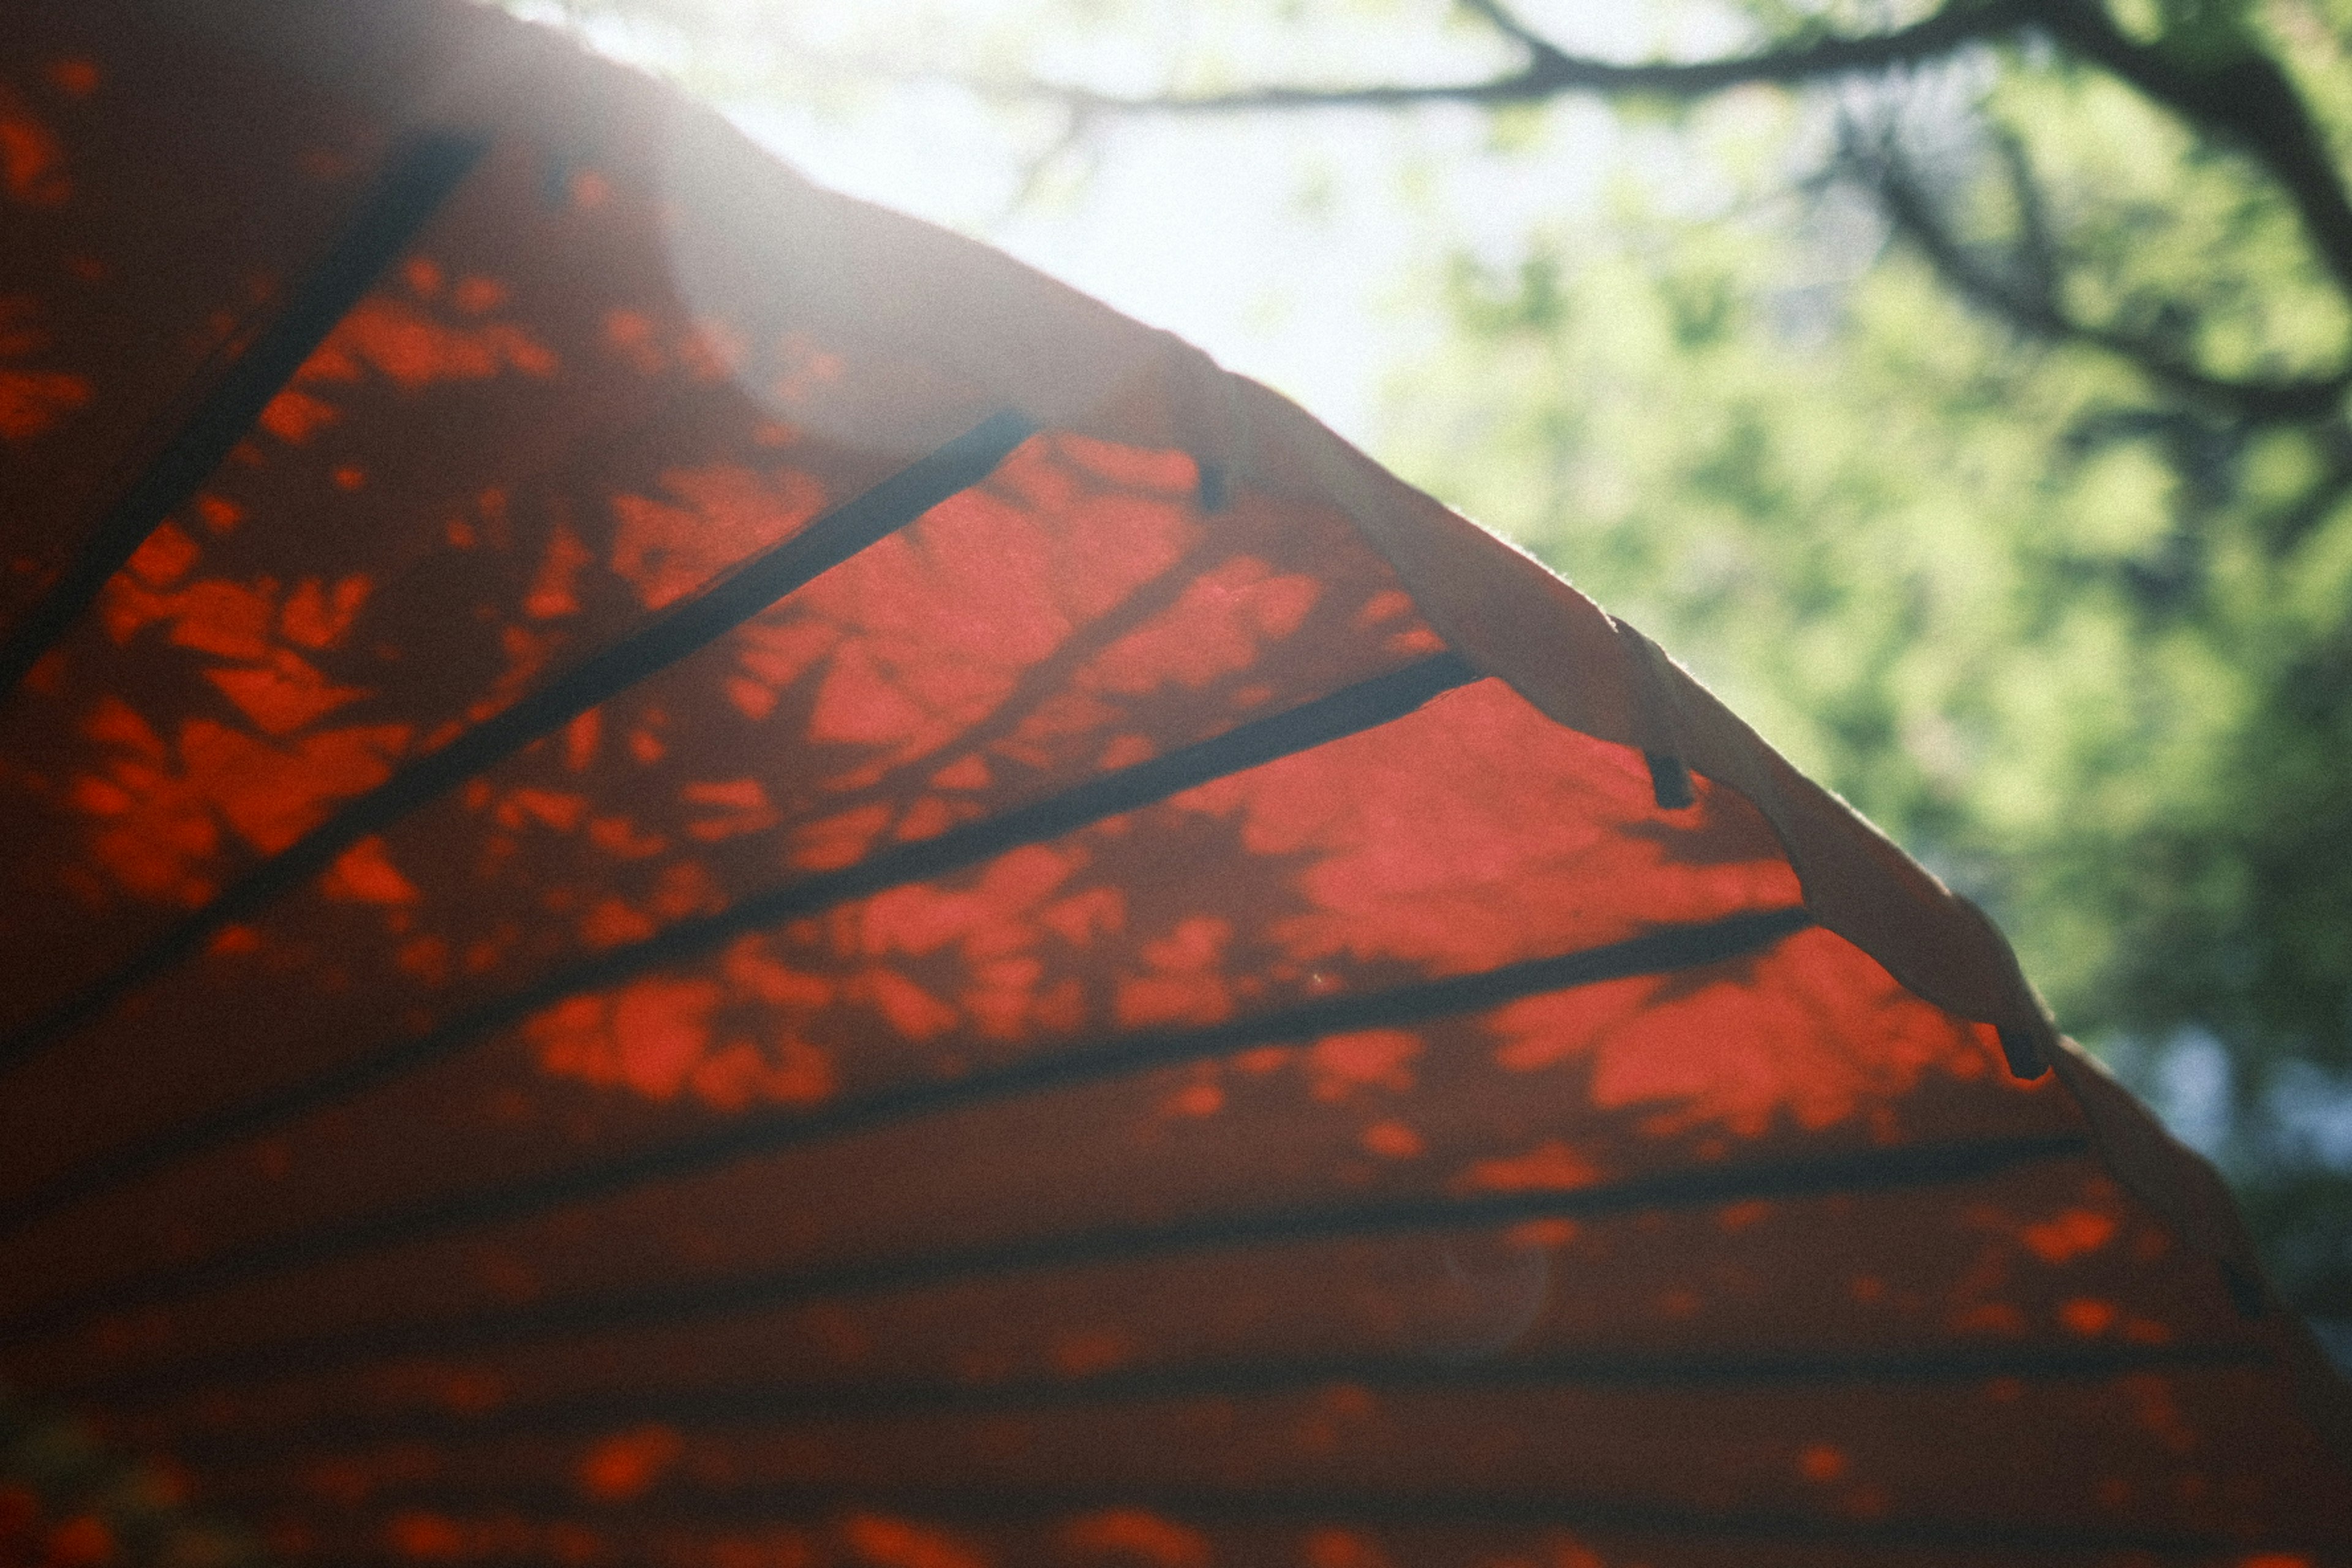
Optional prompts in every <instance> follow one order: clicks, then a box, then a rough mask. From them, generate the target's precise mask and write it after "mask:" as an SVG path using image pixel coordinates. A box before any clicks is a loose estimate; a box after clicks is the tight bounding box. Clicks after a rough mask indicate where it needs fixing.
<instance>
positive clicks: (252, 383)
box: [0, 132, 488, 700]
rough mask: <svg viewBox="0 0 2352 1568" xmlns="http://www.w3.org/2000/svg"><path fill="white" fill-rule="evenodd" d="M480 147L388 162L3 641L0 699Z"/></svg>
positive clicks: (406, 148)
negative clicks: (331, 241) (277, 307)
mask: <svg viewBox="0 0 2352 1568" xmlns="http://www.w3.org/2000/svg"><path fill="white" fill-rule="evenodd" d="M487 146H488V142H485V141H483V140H482V139H481V138H479V137H473V136H462V135H452V134H448V133H441V132H436V133H430V134H424V135H419V136H416V137H415V138H412V139H410V140H408V141H406V142H403V143H401V144H400V145H399V146H398V147H396V148H395V149H394V151H393V153H392V154H391V156H390V157H389V158H388V159H386V161H385V163H384V166H383V170H382V171H381V172H380V173H379V174H378V175H377V176H376V180H375V184H374V185H373V188H372V189H370V190H369V192H368V194H367V195H366V196H365V197H363V198H362V201H361V203H360V205H359V210H358V211H357V213H356V214H354V215H353V216H352V221H351V222H350V224H349V225H348V226H346V227H345V228H344V230H343V232H342V233H341V236H340V237H337V239H336V240H335V242H334V244H333V245H332V246H331V247H329V249H328V251H327V253H326V254H325V255H324V256H323V257H321V258H320V259H319V260H318V262H317V263H316V264H315V265H314V266H312V267H311V268H310V270H309V271H308V272H306V273H305V274H304V275H303V277H302V279H301V281H300V282H299V283H298V284H297V285H296V286H295V287H294V289H293V290H292V291H291V292H290V293H289V295H288V296H287V298H286V301H285V304H284V306H283V308H282V309H280V310H278V313H277V315H276V316H274V317H273V318H271V320H270V322H269V324H268V327H266V328H264V329H263V330H262V331H261V333H260V335H259V336H258V337H257V339H255V340H254V342H252V343H251V345H250V346H249V347H247V348H246V349H245V351H244V352H243V353H239V354H237V355H236V358H235V359H234V360H232V361H231V363H230V364H229V366H228V368H227V370H226V372H225V373H224V374H222V376H221V378H220V380H219V381H218V383H216V384H215V385H214V387H213V388H212V390H211V391H210V392H209V393H207V394H206V395H205V397H204V400H203V402H202V403H201V404H199V405H197V407H196V408H195V410H194V413H193V414H192V415H191V416H190V417H189V419H188V421H187V423H185V424H184V425H183V426H181V428H180V431H179V433H178V434H177V435H176V436H174V437H173V438H172V439H171V441H170V442H169V443H168V444H167V445H166V446H165V447H163V450H162V451H161V452H159V453H158V454H157V455H156V456H155V458H154V459H153V460H152V462H150V463H149V464H148V465H147V468H146V469H145V471H144V472H142V474H141V475H140V476H139V477H138V478H137V479H134V480H133V481H132V482H131V487H130V489H127V490H126V491H124V492H123V494H122V495H121V498H120V499H118V500H116V501H115V503H114V505H113V506H112V507H110V509H108V510H107V512H106V515H105V516H104V517H103V518H101V519H100V521H99V523H98V526H97V527H96V528H95V529H94V530H92V531H91V533H90V536H89V538H88V539H87V540H85V541H84V542H83V543H82V547H81V550H80V552H79V554H78V555H77V556H76V557H75V559H74V561H73V563H72V564H71V565H69V566H68V567H67V568H66V570H65V572H64V573H63V574H61V575H60V576H59V577H58V581H57V582H56V584H53V585H52V586H51V587H50V589H49V591H48V593H47V595H45V596H44V597H43V598H42V600H41V602H40V603H39V604H37V605H35V606H34V607H33V608H32V609H31V610H30V611H29V612H27V613H26V616H25V618H24V619H23V620H22V621H20V622H18V623H17V625H16V628H15V629H14V630H13V631H11V632H10V633H9V635H8V637H7V640H6V641H5V643H0V700H5V697H6V695H7V694H8V693H11V692H13V691H15V690H16V688H17V686H18V684H19V683H21V682H22V681H23V679H25V676H26V674H27V673H28V672H29V671H30V670H31V669H32V668H33V666H34V665H36V664H37V663H39V662H40V659H41V657H42V656H43V655H44V654H46V653H47V652H48V650H49V649H50V647H53V646H54V645H55V644H56V643H57V641H58V638H59V637H63V636H64V635H65V632H66V629H67V628H68V626H71V625H72V624H73V623H74V622H75V621H76V620H77V619H79V617H80V616H81V614H82V612H83V611H85V610H87V609H88V608H89V605H90V604H91V602H92V601H93V600H95V599H96V598H97V597H98V595H99V593H100V590H101V589H103V588H104V587H105V586H106V583H107V579H109V578H110V577H112V576H113V575H114V574H115V573H116V572H118V571H120V570H121V567H122V564H123V563H124V562H126V561H128V560H130V559H131V555H132V553H133V552H136V551H137V550H138V548H139V545H140V542H141V541H142V540H144V539H145V538H146V537H147V536H148V535H149V534H151V533H152V532H153V531H155V529H156V527H157V526H158V525H159V524H161V523H162V522H163V519H164V518H165V517H167V516H168V515H170V514H171V512H173V510H175V509H177V508H178V507H180V506H181V505H182V504H184V502H185V501H186V500H187V499H188V497H189V496H191V495H193V494H194V492H195V489H196V487H197V486H198V485H200V484H202V483H203V482H204V480H205V476H206V475H208V474H210V473H211V472H212V471H213V470H214V469H215V468H218V467H220V464H221V459H223V458H226V457H227V456H228V454H229V449H230V448H231V447H235V446H236V444H237V442H239V441H241V440H243V439H244V438H245V435H246V432H247V431H248V430H250V429H251V428H252V427H253V422H254V421H255V420H256V419H257V418H259V417H260V416H261V411H262V409H263V408H264V407H266V406H267V405H268V403H269V400H270V399H271V398H273V397H275V396H277V395H278V392H279V391H280V390H282V389H283V388H284V386H285V385H286V383H287V382H288V381H289V380H291V379H292V377H293V375H294V373H295V372H296V371H298V370H299V369H300V368H301V367H302V363H303V362H304V361H305V360H307V359H309V358H310V355H311V353H312V352H313V351H315V350H316V349H317V348H318V346H319V345H320V343H321V342H325V341H326V338H327V334H328V333H330V332H331V331H334V329H335V325H336V323H337V322H339V321H341V320H342V319H343V317H344V316H346V315H348V314H349V313H350V311H351V309H352V306H353V305H355V304H357V303H358V302H359V299H360V296H361V295H362V294H363V293H365V292H366V291H367V289H368V286H369V285H370V284H372V283H373V281H374V280H375V277H376V275H377V274H378V273H379V272H381V271H383V268H384V267H385V266H386V265H387V264H388V263H389V262H390V261H391V260H392V258H394V257H395V256H397V255H399V254H400V253H401V251H403V250H404V249H405V248H407V246H408V242H409V241H410V240H411V239H412V238H414V237H415V235H416V232H417V231H418V230H419V229H421V228H422V227H424V226H425V222H426V220H428V219H429V218H431V217H432V216H433V215H434V213H436V211H438V210H439V209H440V206H441V204H442V203H443V202H444V201H445V200H446V199H447V197H448V195H449V194H450V193H451V192H452V191H454V190H456V189H457V186H458V185H459V184H461V183H463V181H464V180H465V177H466V175H467V173H468V172H469V171H470V170H471V169H472V168H473V166H474V164H475V163H476V162H477V161H478V159H479V158H480V156H481V154H482V153H483V150H484V149H485V148H486V147H487Z"/></svg>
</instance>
